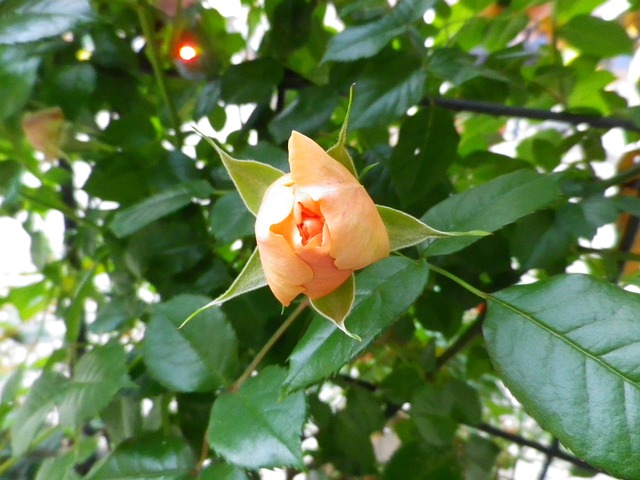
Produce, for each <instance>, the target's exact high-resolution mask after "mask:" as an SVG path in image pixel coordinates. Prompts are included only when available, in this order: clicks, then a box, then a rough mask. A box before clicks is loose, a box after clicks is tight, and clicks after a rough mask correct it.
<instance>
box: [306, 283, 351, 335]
mask: <svg viewBox="0 0 640 480" xmlns="http://www.w3.org/2000/svg"><path fill="white" fill-rule="evenodd" d="M355 294H356V282H355V276H354V275H353V274H351V277H349V279H347V281H346V282H344V283H343V284H342V285H340V287H339V288H337V289H336V290H334V291H333V292H331V293H330V294H329V295H325V296H324V297H321V298H316V299H315V300H311V306H312V307H313V309H314V310H315V311H316V312H318V313H319V314H320V315H322V316H323V317H325V318H326V319H327V320H330V321H332V322H333V323H334V324H335V326H336V327H338V328H339V329H340V330H342V331H343V332H344V333H346V334H347V335H349V336H350V337H351V338H353V339H354V340H358V341H360V340H361V338H360V337H358V336H357V335H355V334H353V333H351V332H349V330H347V327H345V325H344V321H345V319H346V318H347V315H349V312H350V311H351V307H352V306H353V301H354V299H355Z"/></svg>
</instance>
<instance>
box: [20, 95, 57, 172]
mask: <svg viewBox="0 0 640 480" xmlns="http://www.w3.org/2000/svg"><path fill="white" fill-rule="evenodd" d="M64 122H65V119H64V113H62V110H61V109H60V108H59V107H53V108H47V109H44V110H40V111H37V112H32V113H27V114H25V116H24V117H23V118H22V131H23V132H24V135H25V137H27V140H28V141H29V143H30V144H31V146H32V147H33V148H35V149H36V150H39V151H41V152H42V153H43V154H44V157H45V159H46V160H53V159H55V158H59V157H61V156H62V151H61V150H60V146H61V144H62V141H63V127H64Z"/></svg>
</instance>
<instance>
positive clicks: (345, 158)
mask: <svg viewBox="0 0 640 480" xmlns="http://www.w3.org/2000/svg"><path fill="white" fill-rule="evenodd" d="M354 87H355V84H353V85H351V89H350V90H349V104H348V105H347V113H346V115H345V116H344V122H342V128H341V129H340V136H339V137H338V143H336V144H335V145H334V146H333V147H331V148H330V149H329V150H327V153H328V154H329V155H330V156H331V158H334V159H336V160H337V161H338V162H340V163H341V164H342V165H343V166H344V167H345V168H346V169H347V170H349V171H350V172H351V174H352V175H353V176H354V177H356V178H358V174H357V173H356V167H355V165H354V164H353V159H352V158H351V155H349V152H348V151H347V149H346V147H345V144H346V143H347V127H348V124H349V115H350V114H351V104H352V103H353V90H354Z"/></svg>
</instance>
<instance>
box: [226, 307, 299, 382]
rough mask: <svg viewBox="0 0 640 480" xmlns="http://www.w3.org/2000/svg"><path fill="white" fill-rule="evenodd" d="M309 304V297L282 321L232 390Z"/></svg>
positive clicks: (252, 369)
mask: <svg viewBox="0 0 640 480" xmlns="http://www.w3.org/2000/svg"><path fill="white" fill-rule="evenodd" d="M308 306H309V299H308V298H307V299H305V300H304V301H303V302H302V303H301V304H300V305H298V307H297V308H296V309H295V310H294V311H293V312H291V315H289V316H288V317H287V319H286V320H285V321H284V322H282V325H280V326H279V327H278V330H276V331H275V333H274V334H273V335H272V336H271V338H270V339H269V340H267V343H265V344H264V346H263V347H262V349H261V350H260V351H259V352H258V354H257V355H256V356H255V358H254V359H253V361H252V362H251V363H250V364H249V366H248V367H247V368H246V370H245V371H244V372H243V373H242V375H240V377H238V379H237V380H236V381H235V383H234V384H233V385H232V386H231V388H230V389H229V390H230V391H232V392H235V391H237V390H238V389H239V388H240V387H241V386H242V384H243V383H244V382H245V381H246V380H247V378H249V377H250V376H251V374H252V373H253V371H254V370H255V369H256V367H257V366H258V365H259V364H260V362H261V361H262V359H263V358H264V357H265V355H266V354H267V353H269V350H271V347H273V345H274V344H275V343H276V342H277V341H278V340H279V339H280V337H282V335H283V334H284V332H285V331H286V330H287V328H289V326H290V325H291V324H292V323H293V322H294V320H295V319H296V318H298V317H299V316H300V314H301V313H302V312H303V311H304V309H305V308H307V307H308Z"/></svg>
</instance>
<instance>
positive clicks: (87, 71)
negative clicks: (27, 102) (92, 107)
mask: <svg viewBox="0 0 640 480" xmlns="http://www.w3.org/2000/svg"><path fill="white" fill-rule="evenodd" d="M96 77H97V74H96V70H95V69H94V68H93V67H92V66H91V65H90V64H88V63H81V64H76V65H65V66H63V67H60V68H58V69H56V72H55V75H54V77H53V78H52V79H51V80H50V81H49V83H47V84H46V85H45V87H44V89H45V96H46V98H47V99H48V100H49V102H51V103H52V104H54V105H59V106H60V107H62V109H63V110H64V113H65V115H66V116H67V118H73V117H75V116H76V115H77V114H78V113H79V112H80V111H82V109H83V108H85V106H86V103H87V101H88V100H89V98H90V96H91V94H92V93H93V92H94V91H95V88H96V80H97V78H96Z"/></svg>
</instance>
